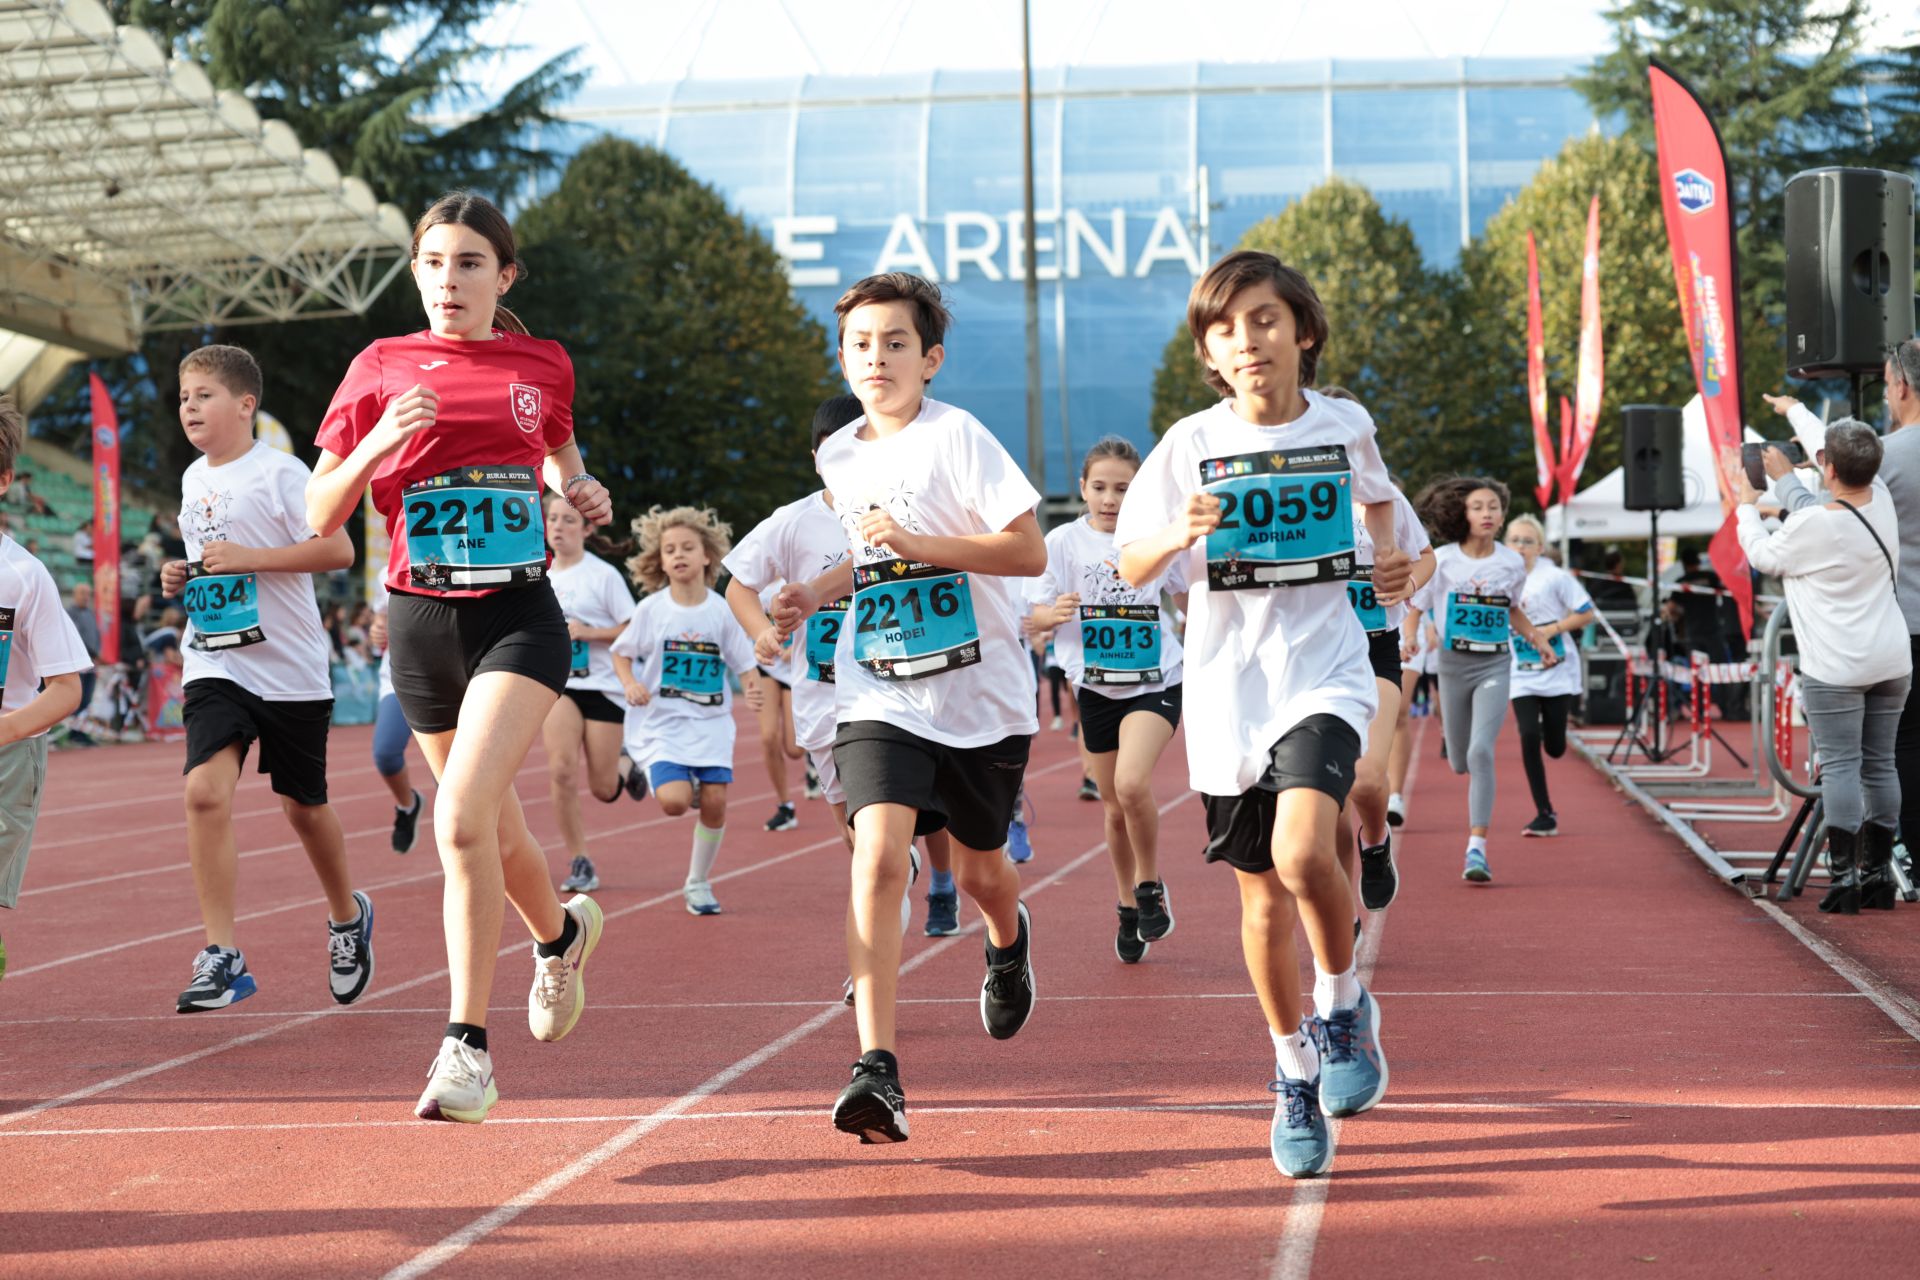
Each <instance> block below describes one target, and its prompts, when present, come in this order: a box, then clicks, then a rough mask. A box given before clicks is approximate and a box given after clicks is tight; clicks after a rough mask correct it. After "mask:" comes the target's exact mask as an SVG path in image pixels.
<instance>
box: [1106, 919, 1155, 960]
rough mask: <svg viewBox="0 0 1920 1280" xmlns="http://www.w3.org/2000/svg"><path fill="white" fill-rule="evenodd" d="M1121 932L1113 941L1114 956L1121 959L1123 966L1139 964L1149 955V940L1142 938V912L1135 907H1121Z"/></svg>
mask: <svg viewBox="0 0 1920 1280" xmlns="http://www.w3.org/2000/svg"><path fill="white" fill-rule="evenodd" d="M1116 910H1118V911H1119V913H1120V932H1119V933H1118V934H1116V935H1115V936H1114V939H1113V954H1115V955H1117V956H1119V957H1120V963H1122V964H1139V963H1140V961H1141V960H1143V959H1144V958H1145V957H1146V954H1147V945H1148V944H1147V940H1146V939H1145V938H1143V937H1141V936H1140V912H1139V911H1138V910H1137V909H1136V908H1133V907H1119V908H1116Z"/></svg>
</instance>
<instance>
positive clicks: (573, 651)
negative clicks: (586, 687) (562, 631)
mask: <svg viewBox="0 0 1920 1280" xmlns="http://www.w3.org/2000/svg"><path fill="white" fill-rule="evenodd" d="M592 660H593V659H592V655H591V654H589V653H588V652H587V642H586V641H585V640H569V641H568V642H567V679H569V680H584V679H586V678H587V669H588V666H589V664H590V663H591V662H592Z"/></svg>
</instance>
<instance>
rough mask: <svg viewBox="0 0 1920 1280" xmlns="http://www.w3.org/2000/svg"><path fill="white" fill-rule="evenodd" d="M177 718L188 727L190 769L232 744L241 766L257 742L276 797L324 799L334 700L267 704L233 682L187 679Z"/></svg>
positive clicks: (302, 800)
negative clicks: (179, 717) (248, 750)
mask: <svg viewBox="0 0 1920 1280" xmlns="http://www.w3.org/2000/svg"><path fill="white" fill-rule="evenodd" d="M181 718H182V719H183V720H184V721H185V722H186V726H187V767H186V768H184V769H182V770H181V771H180V772H182V773H192V772H193V771H194V770H195V769H196V768H198V767H199V766H200V765H203V764H205V763H206V762H207V761H209V760H211V759H213V757H215V756H216V755H218V754H220V752H221V751H223V750H225V749H226V748H227V747H228V746H230V745H233V744H235V743H238V744H239V747H240V764H241V766H242V767H245V765H246V763H247V748H249V747H251V746H252V745H253V744H254V742H255V741H258V742H259V743H260V772H261V773H264V774H266V775H267V776H268V777H269V778H270V779H271V780H272V784H273V791H274V794H275V795H282V796H285V797H287V798H288V799H289V800H292V801H293V802H294V803H295V804H305V805H321V804H325V803H326V802H327V731H328V729H329V728H330V727H331V726H332V724H333V699H332V698H319V699H316V700H314V701H311V702H268V701H267V700H266V699H265V698H262V697H261V696H260V695H259V694H257V693H254V692H252V691H251V690H249V689H245V688H243V687H241V686H240V685H238V684H235V683H234V682H233V681H231V680H218V679H202V680H189V681H188V682H187V690H186V702H185V705H184V707H183V708H182V711H181Z"/></svg>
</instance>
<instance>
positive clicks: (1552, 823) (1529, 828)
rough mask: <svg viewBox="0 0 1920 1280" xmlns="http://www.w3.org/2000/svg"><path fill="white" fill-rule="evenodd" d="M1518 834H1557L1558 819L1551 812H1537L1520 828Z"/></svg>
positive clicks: (1558, 832)
mask: <svg viewBox="0 0 1920 1280" xmlns="http://www.w3.org/2000/svg"><path fill="white" fill-rule="evenodd" d="M1520 834H1521V835H1523V836H1541V837H1545V836H1557V835H1559V834H1560V819H1559V818H1557V817H1555V816H1554V815H1553V814H1551V813H1542V814H1539V815H1537V816H1535V818H1534V820H1533V821H1532V822H1529V823H1528V824H1527V825H1526V826H1524V827H1522V828H1520Z"/></svg>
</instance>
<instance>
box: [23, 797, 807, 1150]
mask: <svg viewBox="0 0 1920 1280" xmlns="http://www.w3.org/2000/svg"><path fill="white" fill-rule="evenodd" d="M828 847H834V848H844V847H845V846H844V844H843V843H842V841H841V839H840V837H839V836H837V835H836V836H833V837H831V838H829V839H826V840H820V841H816V842H815V843H813V844H810V845H804V846H802V847H801V848H798V849H791V850H788V851H787V852H786V853H782V854H778V855H776V856H774V857H771V858H766V859H763V860H762V861H760V862H755V863H750V864H748V865H747V866H744V867H740V868H738V869H737V870H733V871H728V872H724V873H722V874H720V875H716V876H715V877H713V881H714V883H715V884H719V883H721V882H722V881H726V880H733V879H736V878H738V877H740V876H746V875H751V874H753V873H754V872H757V871H764V870H765V869H766V868H768V867H773V866H778V865H779V864H780V863H783V862H790V861H792V860H793V859H794V858H798V857H802V856H804V855H806V854H809V853H816V852H818V851H819V850H821V849H825V848H828ZM681 900H682V899H681V893H680V890H678V889H673V890H670V891H669V892H667V893H663V894H660V895H658V896H657V897H653V898H648V899H646V900H645V901H644V902H636V903H632V904H631V905H629V906H625V907H621V908H620V909H619V910H617V911H609V912H607V916H606V918H607V919H609V920H617V919H619V918H620V917H621V916H627V915H632V914H633V913H634V912H636V911H644V910H646V909H647V908H649V907H657V906H660V905H661V904H662V903H668V902H679V901H681ZM532 949H533V942H532V941H531V940H528V941H525V942H516V943H514V944H513V945H511V946H506V947H502V948H500V950H499V951H498V952H497V953H496V954H497V956H498V957H499V958H501V959H504V958H506V957H507V956H510V955H513V954H514V953H515V952H519V951H531V950H532ZM446 976H447V970H445V969H436V970H434V971H433V972H432V973H423V974H421V975H420V976H419V977H417V978H409V979H408V980H407V981H405V982H402V983H399V984H397V985H395V986H391V987H383V988H381V989H380V990H379V991H375V992H373V993H371V994H369V995H366V996H362V997H361V1000H360V1002H359V1003H357V1004H355V1005H353V1006H344V1005H336V1006H334V1007H333V1008H330V1009H316V1010H314V1011H313V1012H311V1013H305V1014H299V1015H297V1016H294V1017H291V1018H288V1019H287V1020H286V1021H284V1022H280V1023H276V1024H275V1025H273V1026H271V1027H267V1028H265V1029H263V1030H260V1031H254V1032H249V1033H247V1034H246V1035H241V1036H234V1037H233V1038H231V1039H228V1040H222V1041H220V1042H219V1043H218V1044H211V1045H207V1046H205V1047H203V1048H200V1049H195V1050H194V1051H193V1052H191V1053H183V1054H181V1055H180V1056H179V1057H177V1058H169V1059H167V1060H166V1061H165V1062H157V1063H154V1064H152V1065H151V1066H145V1067H140V1068H137V1069H136V1070H133V1071H128V1072H126V1073H124V1074H122V1075H117V1076H114V1077H113V1078H112V1079H109V1080H100V1081H97V1082H95V1083H93V1084H90V1085H87V1086H85V1087H83V1088H79V1089H75V1090H73V1091H72V1092H71V1093H63V1094H61V1095H60V1096H59V1097H57V1098H48V1099H46V1100H45V1101H43V1102H36V1103H34V1104H33V1105H32V1106H29V1107H22V1108H21V1109H20V1110H18V1111H8V1112H4V1113H0V1127H4V1126H7V1125H10V1124H14V1123H15V1122H17V1121H20V1120H24V1119H26V1118H27V1117H28V1116H34V1115H39V1114H40V1113H41V1112H44V1111H52V1110H53V1109H54V1108H56V1107H65V1106H70V1105H71V1104H73V1103H75V1102H81V1101H84V1100H86V1099H87V1098H91V1097H93V1096H95V1095H96V1094H101V1093H106V1092H108V1091H109V1090H112V1089H118V1088H119V1087H121V1086H122V1085H127V1084H132V1083H134V1082H135V1081H139V1080H145V1079H147V1078H148V1077H150V1076H156V1075H159V1074H160V1073H162V1072H164V1071H171V1070H173V1069H174V1068H176V1067H184V1066H188V1065H190V1064H192V1063H195V1062H198V1061H200V1060H201V1059H202V1058H210V1057H213V1056H214V1055H215V1054H219V1053H225V1052H226V1051H227V1050H229V1049H237V1048H240V1047H242V1046H244V1045H249V1044H254V1043H256V1042H258V1041H261V1040H265V1039H266V1038H267V1037H269V1036H275V1035H279V1034H280V1033H281V1032H282V1031H291V1030H293V1029H294V1028H295V1027H304V1026H306V1025H307V1024H308V1023H310V1022H314V1021H316V1020H318V1019H320V1018H332V1017H338V1016H340V1015H342V1014H348V1015H350V1014H352V1013H354V1012H355V1010H357V1009H359V1008H360V1007H361V1005H362V1004H364V1003H366V1002H369V1001H373V1000H384V999H386V998H387V997H388V996H393V995H398V994H400V993H401V992H403V991H411V990H413V989H414V988H415V987H419V986H423V985H425V984H426V983H429V982H438V981H439V980H440V979H442V978H444V977H446ZM435 1012H438V1010H436V1011H435ZM177 1016H181V1017H200V1018H205V1017H209V1016H211V1017H218V1016H219V1015H218V1014H212V1015H209V1014H182V1015H177Z"/></svg>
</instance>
